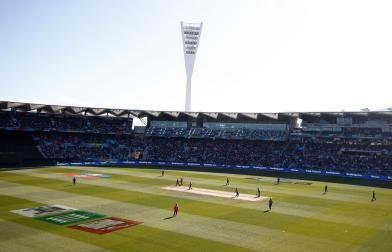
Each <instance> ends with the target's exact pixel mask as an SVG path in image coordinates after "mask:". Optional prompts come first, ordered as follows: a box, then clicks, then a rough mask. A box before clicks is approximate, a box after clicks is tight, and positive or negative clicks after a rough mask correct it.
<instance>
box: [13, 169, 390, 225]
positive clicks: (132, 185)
mask: <svg viewBox="0 0 392 252" xmlns="http://www.w3.org/2000/svg"><path fill="white" fill-rule="evenodd" d="M56 170H57V169H56ZM75 171H77V170H75ZM18 173H21V172H18ZM23 174H26V175H32V176H36V177H40V178H48V179H58V180H64V181H67V179H68V178H66V177H64V176H63V175H62V174H61V173H56V172H54V173H51V172H38V171H37V170H34V171H32V170H28V171H26V172H25V173H23ZM118 178H119V179H121V180H117V179H114V178H113V179H103V180H80V182H81V183H85V184H90V185H97V186H106V187H110V188H115V189H121V190H127V191H136V192H142V193H144V192H149V193H153V194H158V195H163V196H170V197H171V196H175V197H177V198H182V199H188V200H197V201H203V202H209V203H213V204H223V205H230V206H231V205H233V204H235V205H236V206H239V207H241V208H248V209H256V210H259V211H264V210H265V209H266V207H267V206H266V204H267V202H264V203H260V204H254V203H246V202H241V203H238V202H233V201H232V200H229V199H220V198H216V197H203V196H193V195H187V194H184V193H181V192H177V193H174V192H168V191H166V190H162V189H161V187H160V186H161V184H159V186H154V185H153V182H154V181H157V180H156V179H149V180H147V179H144V178H143V182H148V183H147V184H142V183H140V181H139V180H138V178H137V177H136V181H137V182H134V181H135V180H134V178H133V177H132V176H126V175H122V176H121V177H118ZM158 181H160V182H164V181H161V180H158ZM206 188H212V189H218V190H219V187H218V188H217V187H213V186H209V187H208V186H207V187H206ZM241 192H245V193H246V192H248V191H246V190H241ZM269 196H273V197H274V199H277V203H276V205H277V206H279V207H277V208H276V210H274V211H275V212H277V213H281V214H285V215H294V216H298V217H304V218H313V219H320V220H324V221H329V222H337V223H343V224H352V223H355V225H358V226H363V227H370V228H375V229H377V228H380V224H382V223H384V221H385V219H384V216H383V214H381V216H377V213H378V212H380V211H381V213H384V212H385V211H389V208H388V207H387V206H384V205H381V206H380V205H378V206H377V208H376V209H375V214H373V221H372V222H369V221H368V220H367V219H366V218H359V217H361V216H368V214H369V206H371V205H372V203H371V202H370V201H365V202H359V203H357V202H345V204H343V202H342V201H334V200H330V199H315V198H306V197H299V196H298V197H292V196H291V195H282V194H276V193H275V194H274V193H272V194H270V195H269ZM287 198H291V200H289V201H287ZM291 202H295V203H291ZM301 202H306V204H301ZM342 205H344V206H345V208H346V209H349V208H350V206H351V209H356V211H355V212H356V216H355V217H353V216H352V215H353V213H352V211H339V209H338V208H339V206H342ZM336 211H338V212H339V214H334V212H336Z"/></svg>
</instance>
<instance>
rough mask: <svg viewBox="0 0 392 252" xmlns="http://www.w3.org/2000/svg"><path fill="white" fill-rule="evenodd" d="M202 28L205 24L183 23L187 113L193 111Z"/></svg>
mask: <svg viewBox="0 0 392 252" xmlns="http://www.w3.org/2000/svg"><path fill="white" fill-rule="evenodd" d="M202 27H203V23H185V22H182V21H181V33H182V44H183V48H184V59H185V70H186V94H185V112H190V111H191V99H192V84H191V83H192V73H193V66H194V65H195V60H196V53H197V48H198V46H199V40H200V34H201V28H202Z"/></svg>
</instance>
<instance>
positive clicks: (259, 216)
mask: <svg viewBox="0 0 392 252" xmlns="http://www.w3.org/2000/svg"><path fill="white" fill-rule="evenodd" d="M15 176H16V177H19V178H18V179H17V180H18V181H16V182H18V183H22V184H32V185H34V184H39V185H40V186H43V187H45V188H50V189H55V190H61V191H71V192H77V193H80V194H85V195H99V196H100V197H102V198H106V199H115V200H118V201H124V199H125V198H128V199H129V202H132V203H135V204H141V205H144V206H151V207H155V208H161V209H167V208H168V207H170V206H171V205H172V204H173V202H176V201H178V200H179V199H178V198H175V197H163V196H159V195H154V194H151V193H140V192H132V191H124V190H117V189H113V188H109V187H101V186H87V185H80V187H78V188H74V187H68V188H65V187H64V184H62V183H59V181H58V180H53V179H38V178H34V177H31V176H26V175H16V174H15ZM23 176H25V179H23ZM11 181H12V179H11ZM86 188H88V190H87V189H86ZM181 204H182V206H183V209H185V210H184V212H187V213H189V214H193V215H200V216H204V217H210V218H217V219H221V220H227V221H232V222H238V223H244V224H251V225H258V226H261V227H266V228H269V229H275V230H285V231H286V232H292V233H293V234H300V235H305V236H309V237H313V238H320V239H329V240H333V241H338V242H344V243H349V244H351V245H356V244H357V243H358V242H359V241H360V240H361V239H366V238H367V237H368V236H370V235H371V234H372V233H373V232H375V230H374V229H372V228H364V227H361V228H359V227H357V226H355V225H349V224H342V223H336V222H329V221H325V220H319V219H313V218H301V217H296V218H293V216H290V215H285V214H279V213H274V212H272V213H269V214H265V213H263V212H261V211H254V210H249V209H244V208H241V207H236V206H225V207H222V206H220V205H218V204H212V203H204V202H195V201H192V200H184V199H182V200H181ZM346 230H350V235H347V232H346Z"/></svg>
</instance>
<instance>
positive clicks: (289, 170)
mask: <svg viewBox="0 0 392 252" xmlns="http://www.w3.org/2000/svg"><path fill="white" fill-rule="evenodd" d="M90 163H91V164H94V165H104V164H106V162H101V161H97V162H90ZM82 164H83V163H81V162H79V163H57V165H64V166H71V165H82ZM112 164H135V165H138V164H142V165H146V164H148V165H158V166H162V165H166V166H171V165H172V166H201V167H217V168H235V169H257V170H269V171H282V172H294V173H312V174H320V175H332V176H339V177H355V178H365V179H375V180H384V181H385V180H387V181H391V180H392V176H382V175H380V176H378V175H369V174H358V173H343V172H334V171H322V170H313V169H302V168H300V167H299V168H280V167H260V166H247V165H225V164H210V163H209V164H203V163H182V162H163V161H159V162H153V161H149V162H146V161H113V162H112Z"/></svg>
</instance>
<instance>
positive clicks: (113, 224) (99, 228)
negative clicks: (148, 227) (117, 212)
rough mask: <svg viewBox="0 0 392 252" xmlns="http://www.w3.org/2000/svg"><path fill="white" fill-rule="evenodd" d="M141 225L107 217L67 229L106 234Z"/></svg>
mask: <svg viewBox="0 0 392 252" xmlns="http://www.w3.org/2000/svg"><path fill="white" fill-rule="evenodd" d="M141 223H142V222H139V221H133V220H126V219H121V218H117V217H109V218H104V219H100V220H93V221H89V222H84V223H81V224H77V225H73V226H69V228H73V229H77V230H82V231H85V232H90V233H95V234H106V233H110V232H113V231H116V230H119V229H123V228H128V227H131V226H135V225H138V224H141Z"/></svg>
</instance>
